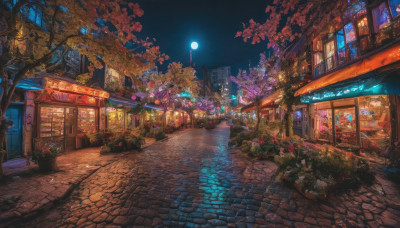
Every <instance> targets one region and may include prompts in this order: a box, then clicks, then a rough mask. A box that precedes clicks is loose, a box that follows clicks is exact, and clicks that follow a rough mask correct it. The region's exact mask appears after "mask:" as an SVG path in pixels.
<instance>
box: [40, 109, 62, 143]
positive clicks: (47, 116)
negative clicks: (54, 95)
mask: <svg viewBox="0 0 400 228" xmlns="http://www.w3.org/2000/svg"><path fill="white" fill-rule="evenodd" d="M62 135H64V108H59V107H41V108H40V137H54V136H62Z"/></svg>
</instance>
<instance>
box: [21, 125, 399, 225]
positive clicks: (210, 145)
mask: <svg viewBox="0 0 400 228" xmlns="http://www.w3.org/2000/svg"><path fill="white" fill-rule="evenodd" d="M228 138H229V126H227V125H226V123H222V124H220V125H219V126H218V127H217V128H216V129H214V130H205V129H194V130H191V131H185V132H184V133H182V134H180V135H178V136H175V137H173V138H171V139H168V140H166V141H161V142H158V143H155V144H153V145H151V146H150V147H148V148H146V149H144V150H143V151H142V152H140V153H131V154H129V155H128V156H126V157H125V158H124V159H120V160H118V161H115V162H113V163H111V164H110V165H108V166H105V167H103V168H101V169H99V170H98V171H97V172H96V173H94V174H93V175H92V176H90V177H89V178H88V179H86V180H85V181H83V182H82V183H81V184H80V186H79V187H78V188H77V189H76V190H74V192H73V193H72V194H71V196H70V197H69V198H68V199H67V200H66V201H65V202H61V203H60V204H59V205H58V206H57V207H55V208H53V209H51V210H50V211H48V212H46V213H45V214H42V215H41V216H39V217H36V218H35V219H34V220H32V221H28V223H25V224H19V225H15V226H16V227H75V226H80V227H88V226H93V227H94V226H95V225H96V227H103V226H108V225H118V226H123V227H125V226H139V225H142V226H145V227H150V226H160V227H165V226H168V227H177V226H180V227H182V226H185V227H195V226H205V227H210V226H227V225H229V226H237V227H246V225H247V227H252V226H253V225H261V226H262V225H267V224H281V225H286V226H294V225H296V226H306V227H309V226H312V225H316V226H331V225H333V224H348V225H357V224H359V225H360V224H369V225H371V226H377V225H378V224H386V225H388V226H397V225H398V222H399V221H400V219H399V217H398V216H399V215H400V211H399V210H398V209H399V208H397V209H395V208H392V207H391V206H390V205H389V204H388V203H386V202H388V201H387V200H386V199H385V197H383V196H380V195H378V194H377V193H376V192H373V190H371V189H368V190H367V189H366V188H364V187H363V188H361V189H360V190H358V191H357V192H349V193H346V194H339V195H338V196H332V197H331V199H330V201H329V202H324V203H320V204H319V203H316V202H312V201H310V200H307V199H305V198H304V197H303V196H301V195H300V194H298V193H297V192H296V191H294V190H291V189H289V188H287V187H285V186H284V185H281V184H276V183H273V178H271V177H272V175H273V174H274V171H275V169H276V165H274V163H272V162H269V161H253V160H249V159H248V158H244V157H242V156H240V155H239V154H236V153H235V152H233V151H231V150H229V148H228V145H227V142H228ZM271 179H272V180H271Z"/></svg>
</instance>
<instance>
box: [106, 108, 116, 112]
mask: <svg viewBox="0 0 400 228" xmlns="http://www.w3.org/2000/svg"><path fill="white" fill-rule="evenodd" d="M106 113H117V109H116V108H113V107H107V109H106Z"/></svg>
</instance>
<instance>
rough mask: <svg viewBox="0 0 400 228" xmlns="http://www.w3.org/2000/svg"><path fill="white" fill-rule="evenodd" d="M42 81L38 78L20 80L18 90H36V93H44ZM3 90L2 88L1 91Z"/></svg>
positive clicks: (0, 79)
mask: <svg viewBox="0 0 400 228" xmlns="http://www.w3.org/2000/svg"><path fill="white" fill-rule="evenodd" d="M41 81H42V80H41V79H38V78H25V79H21V80H19V82H18V84H17V86H16V87H17V88H18V89H24V90H36V91H42V90H43V86H42V83H41ZM1 82H2V78H0V83H1ZM1 89H2V88H1V87H0V90H1Z"/></svg>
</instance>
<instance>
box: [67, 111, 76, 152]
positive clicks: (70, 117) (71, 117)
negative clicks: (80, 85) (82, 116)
mask: <svg viewBox="0 0 400 228" xmlns="http://www.w3.org/2000/svg"><path fill="white" fill-rule="evenodd" d="M76 115H77V111H76V108H74V107H66V108H65V151H66V152H68V151H72V150H75V148H76V119H77V118H76Z"/></svg>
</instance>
